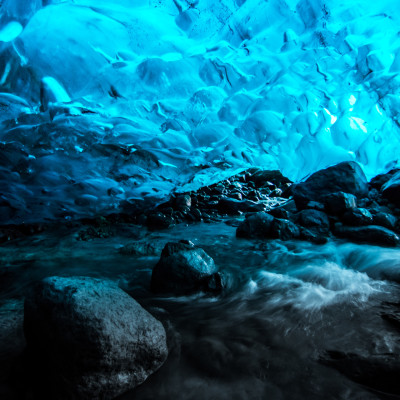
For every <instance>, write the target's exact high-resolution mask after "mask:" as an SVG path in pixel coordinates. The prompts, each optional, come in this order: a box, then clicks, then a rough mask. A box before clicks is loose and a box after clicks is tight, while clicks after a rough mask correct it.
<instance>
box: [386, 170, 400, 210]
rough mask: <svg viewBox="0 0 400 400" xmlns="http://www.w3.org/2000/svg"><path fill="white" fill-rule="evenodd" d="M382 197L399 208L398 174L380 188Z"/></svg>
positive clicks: (399, 180) (399, 184)
mask: <svg viewBox="0 0 400 400" xmlns="http://www.w3.org/2000/svg"><path fill="white" fill-rule="evenodd" d="M382 197H383V198H385V199H387V200H389V201H390V202H391V203H393V204H394V205H395V206H397V207H399V206H400V172H397V173H395V174H394V175H393V176H392V178H391V179H390V180H389V181H388V182H386V183H385V184H384V185H383V186H382Z"/></svg>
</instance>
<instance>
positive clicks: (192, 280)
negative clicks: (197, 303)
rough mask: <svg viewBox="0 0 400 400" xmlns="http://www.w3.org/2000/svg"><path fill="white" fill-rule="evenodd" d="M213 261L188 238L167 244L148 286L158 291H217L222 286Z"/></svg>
mask: <svg viewBox="0 0 400 400" xmlns="http://www.w3.org/2000/svg"><path fill="white" fill-rule="evenodd" d="M215 275H219V273H218V269H217V267H216V266H215V263H214V260H213V259H212V258H211V257H210V256H209V255H208V254H207V253H206V252H205V251H204V250H203V249H201V248H199V247H196V246H194V245H193V243H191V242H188V241H183V240H182V241H180V242H178V243H167V244H166V245H165V247H164V249H163V251H162V253H161V258H160V261H159V262H158V263H157V265H156V266H155V267H154V269H153V273H152V276H151V289H152V290H153V291H154V292H157V293H174V294H190V293H194V292H197V291H220V290H222V286H219V287H217V288H215V287H214V286H215V285H217V284H218V282H221V278H220V277H216V276H215Z"/></svg>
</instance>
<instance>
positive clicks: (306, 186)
mask: <svg viewBox="0 0 400 400" xmlns="http://www.w3.org/2000/svg"><path fill="white" fill-rule="evenodd" d="M292 192H293V197H294V200H295V202H296V206H297V208H298V209H299V210H302V209H304V208H306V206H307V204H308V203H309V202H310V201H321V199H322V198H323V197H324V196H326V195H328V194H330V193H334V192H345V193H350V194H353V195H355V196H357V197H360V198H363V197H366V196H367V194H368V182H367V178H366V177H365V174H364V172H363V170H362V169H361V167H360V166H359V165H358V164H357V163H356V162H354V161H346V162H342V163H339V164H337V165H334V166H332V167H329V168H326V169H322V170H320V171H317V172H315V173H314V174H312V175H311V176H310V177H309V178H308V179H307V180H306V181H304V182H300V183H298V184H296V185H293V187H292Z"/></svg>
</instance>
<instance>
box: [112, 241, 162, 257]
mask: <svg viewBox="0 0 400 400" xmlns="http://www.w3.org/2000/svg"><path fill="white" fill-rule="evenodd" d="M161 251H162V244H161V243H159V242H156V243H149V242H134V243H129V244H127V245H126V246H124V247H121V249H120V250H119V252H120V253H121V254H125V255H132V256H156V255H159V254H160V253H161Z"/></svg>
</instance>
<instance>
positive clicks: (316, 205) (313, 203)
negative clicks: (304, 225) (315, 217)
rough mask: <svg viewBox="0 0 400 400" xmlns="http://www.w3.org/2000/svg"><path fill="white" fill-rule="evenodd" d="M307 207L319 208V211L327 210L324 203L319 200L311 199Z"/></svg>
mask: <svg viewBox="0 0 400 400" xmlns="http://www.w3.org/2000/svg"><path fill="white" fill-rule="evenodd" d="M305 208H306V209H312V210H318V211H325V206H324V204H323V203H320V202H319V201H310V202H308V203H307V205H306V207H305Z"/></svg>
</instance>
